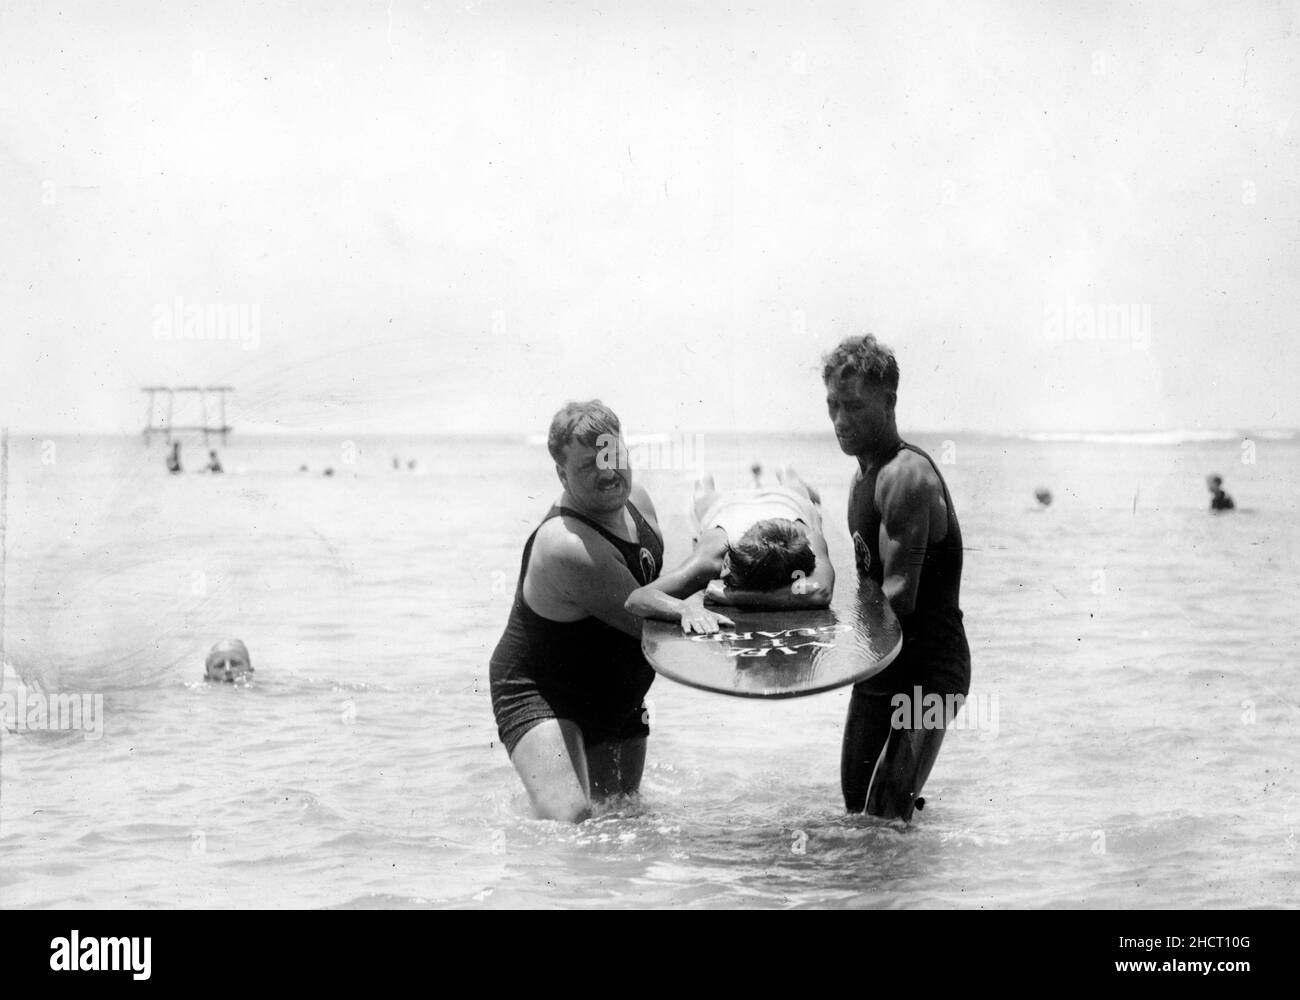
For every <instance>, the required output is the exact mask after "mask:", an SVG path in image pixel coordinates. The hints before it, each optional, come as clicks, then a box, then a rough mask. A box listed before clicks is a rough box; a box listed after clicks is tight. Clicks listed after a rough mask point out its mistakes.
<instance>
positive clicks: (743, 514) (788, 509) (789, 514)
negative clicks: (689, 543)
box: [695, 486, 822, 545]
mask: <svg viewBox="0 0 1300 1000" xmlns="http://www.w3.org/2000/svg"><path fill="white" fill-rule="evenodd" d="M774 517H780V518H785V519H787V520H790V521H802V522H803V523H804V524H806V525H807V526H808V527H809V528H813V529H816V530H818V531H820V530H821V523H822V519H821V514H820V513H819V512H818V510H817V507H816V505H815V504H814V503H813V502H812V501H811V500H809V499H808V495H807V494H806V493H804V492H803V491H802V490H796V489H792V488H791V487H789V486H773V487H771V488H760V489H748V490H733V491H732V492H730V493H723V494H720V495H719V496H718V498H717V499H716V500H714V501H713V503H712V504H710V506H709V509H708V510H706V511H705V512H704V516H703V517H701V518H699V519H698V520H697V521H696V523H695V529H696V533H697V534H700V533H702V532H705V531H707V530H708V529H710V528H721V529H722V530H723V531H725V532H726V533H727V544H728V545H736V544H737V543H738V542H739V541H740V538H741V536H742V535H744V533H745V532H746V531H748V530H749V529H750V528H752V527H753V526H754V525H755V524H757V523H758V522H759V521H766V520H768V519H770V518H774Z"/></svg>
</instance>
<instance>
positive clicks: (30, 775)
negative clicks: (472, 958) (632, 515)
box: [0, 434, 1300, 908]
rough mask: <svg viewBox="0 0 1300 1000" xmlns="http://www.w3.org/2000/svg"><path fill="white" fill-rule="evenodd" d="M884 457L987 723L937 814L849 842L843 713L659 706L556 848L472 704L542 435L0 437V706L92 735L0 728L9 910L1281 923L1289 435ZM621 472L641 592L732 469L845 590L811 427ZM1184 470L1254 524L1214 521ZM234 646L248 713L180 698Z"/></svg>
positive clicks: (928, 441) (824, 442) (1291, 542)
mask: <svg viewBox="0 0 1300 1000" xmlns="http://www.w3.org/2000/svg"><path fill="white" fill-rule="evenodd" d="M910 440H913V441H914V442H915V443H916V444H918V445H920V446H921V447H924V448H927V449H929V450H931V452H932V454H934V456H935V457H936V459H938V460H940V461H941V462H942V463H943V464H942V465H941V468H942V469H943V471H944V474H945V476H946V477H947V479H948V482H949V486H950V489H951V491H952V493H953V496H954V500H955V503H956V504H957V508H958V513H959V515H960V517H961V521H962V527H963V532H964V535H965V540H966V543H967V545H968V552H967V556H966V567H965V576H964V581H963V608H964V611H965V616H966V625H967V630H968V635H969V638H970V643H971V652H972V658H973V683H972V701H973V702H975V703H976V704H977V705H978V706H979V707H980V709H981V714H980V718H979V719H978V720H977V722H976V721H972V722H971V724H970V725H969V726H968V727H967V728H965V729H959V730H956V731H954V732H952V733H950V734H949V736H948V738H947V740H946V742H945V745H944V749H943V752H942V753H941V755H940V757H939V761H938V763H937V765H936V767H935V770H934V772H933V774H932V776H931V778H930V782H929V784H928V786H927V788H926V791H925V796H926V799H927V806H926V808H925V810H924V812H921V813H918V814H917V816H916V818H915V820H914V821H913V823H912V824H911V825H910V826H907V827H904V826H903V825H902V824H900V823H897V822H884V821H879V820H875V819H870V818H865V817H861V816H848V815H846V814H845V812H844V810H843V806H842V803H841V799H840V791H839V746H840V735H841V727H842V723H843V718H844V713H845V710H846V706H847V698H848V695H847V691H846V690H840V691H835V692H830V693H827V694H823V695H819V696H814V697H810V698H804V699H798V700H794V701H780V702H750V701H744V700H740V699H731V698H727V697H724V696H719V695H711V694H707V693H704V692H699V691H695V690H691V689H688V688H685V687H682V686H679V685H674V684H672V683H671V682H668V681H665V680H663V679H659V680H658V681H656V683H655V685H654V687H653V688H652V689H651V692H650V709H651V716H652V729H653V732H652V736H651V739H650V744H649V753H648V761H647V768H646V774H645V779H644V783H643V788H642V794H641V795H640V796H639V797H637V798H635V799H632V800H625V801H618V802H614V803H611V804H609V805H608V806H606V807H604V808H602V809H601V810H600V811H599V812H598V814H597V815H596V816H595V817H594V818H593V819H592V820H590V821H588V822H587V823H584V824H582V825H580V826H576V827H573V826H563V825H558V824H555V823H550V822H542V821H538V820H535V819H533V818H531V816H530V814H529V811H528V805H527V800H526V796H525V794H524V792H523V788H522V786H521V784H520V783H519V781H518V779H517V777H516V775H515V773H514V771H513V769H512V768H511V766H510V763H509V761H508V760H507V758H506V755H505V753H504V751H503V750H502V748H501V746H500V744H499V743H498V742H497V737H496V731H495V725H494V722H493V719H492V713H491V708H490V705H489V701H488V694H487V664H488V657H489V655H490V653H491V650H492V648H493V646H494V645H495V643H496V641H497V638H498V636H499V634H500V632H501V629H502V627H503V626H504V624H505V621H506V617H507V615H508V612H509V607H510V600H511V595H512V593H513V587H514V581H515V577H516V573H517V571H518V565H519V557H520V552H521V548H522V545H523V543H524V540H525V538H526V537H527V535H528V534H529V532H530V531H531V530H532V527H533V526H534V524H535V523H536V521H537V520H538V518H539V517H540V516H541V515H542V513H543V512H544V511H545V509H546V507H547V506H548V505H549V503H550V502H551V500H552V499H553V498H554V497H555V495H557V493H558V484H557V482H556V480H555V476H554V471H553V467H552V465H551V463H550V461H549V459H548V457H547V455H546V452H545V449H544V448H543V447H541V446H540V445H538V444H537V443H536V442H535V441H531V442H530V441H528V440H525V439H522V438H519V439H501V440H486V439H464V440H456V439H439V438H412V439H404V440H402V439H396V438H388V439H385V438H358V439H355V440H352V441H342V440H339V439H337V438H310V439H309V438H249V437H243V436H238V435H236V436H235V437H233V438H232V440H231V443H230V444H229V446H226V447H223V448H222V457H223V461H224V462H225V465H226V469H227V474H226V475H225V476H221V477H211V476H206V475H199V474H190V473H187V474H186V475H182V476H175V477H173V476H168V475H167V474H166V473H165V471H164V469H163V454H164V451H163V448H162V446H161V445H159V444H155V445H154V446H153V447H152V448H146V447H145V446H144V444H143V443H142V442H141V441H140V440H139V439H138V438H126V437H122V438H92V437H87V438H71V437H55V438H51V439H44V438H28V437H15V438H13V439H12V440H11V445H10V469H9V481H8V518H7V525H6V539H7V545H6V550H7V560H6V567H5V581H6V588H5V602H4V605H5V625H4V638H5V645H4V659H5V661H6V665H5V678H4V680H5V684H4V688H3V691H0V703H3V700H4V699H8V700H9V703H10V704H11V705H16V704H17V703H18V702H17V699H19V698H20V697H21V698H24V699H29V701H27V702H25V704H31V701H30V699H32V698H34V697H35V696H36V695H37V694H40V693H42V692H43V693H45V694H48V695H54V694H59V693H61V694H64V695H67V696H75V697H78V698H80V697H81V696H85V699H86V700H85V702H84V704H85V705H86V707H87V709H88V714H87V715H86V716H84V717H83V719H82V724H83V727H86V728H89V731H67V730H56V729H52V728H48V727H47V728H44V729H42V728H39V720H37V723H36V728H33V727H31V726H26V725H20V724H18V723H17V722H16V721H15V719H14V718H13V717H12V713H11V717H10V719H9V731H7V732H5V733H3V734H0V855H2V856H3V857H4V861H5V863H4V865H3V866H2V867H0V905H2V906H6V907H67V906H84V907H121V906H126V907H196V906H197V907H291V906H293V907H298V906H308V907H426V906H437V907H470V908H474V907H518V906H529V907H568V906H600V907H629V906H636V907H736V906H745V907H750V906H752V907H841V906H864V907H1026V906H1027V907H1190V908H1198V907H1210V908H1213V907H1241V906H1245V907H1251V906H1294V905H1296V903H1297V901H1298V900H1300V894H1298V891H1297V890H1298V889H1300V875H1298V874H1297V873H1298V872H1300V783H1298V781H1297V773H1296V771H1297V763H1298V762H1300V751H1298V750H1297V736H1300V679H1298V675H1297V662H1298V656H1297V654H1298V653H1300V610H1298V604H1297V572H1296V565H1297V557H1298V556H1300V527H1298V525H1300V520H1298V518H1297V497H1298V496H1300V442H1298V441H1296V440H1295V439H1293V438H1291V437H1288V436H1285V435H1277V436H1273V437H1268V438H1265V437H1261V438H1260V439H1258V440H1253V441H1251V442H1250V443H1249V444H1248V445H1246V446H1243V443H1242V441H1241V440H1240V438H1239V437H1236V436H1233V435H1219V436H1215V435H1206V436H1203V437H1197V436H1195V435H1170V436H1163V437H1161V436H1155V437H1151V438H1140V437H1134V438H1126V437H1123V436H1119V437H1113V436H1112V437H1100V438H1097V439H1091V440H1082V439H1071V440H1058V439H1043V440H1029V439H1021V438H995V437H971V436H961V435H955V436H952V437H951V438H945V437H944V436H943V435H937V434H930V435H924V434H922V435H916V436H915V437H911V438H910ZM199 454H200V449H199V448H198V446H197V443H195V442H189V443H187V446H186V449H185V456H184V457H185V459H186V461H187V463H189V464H190V465H191V466H197V464H200V463H199ZM634 454H639V457H640V458H641V459H642V460H644V461H646V462H647V463H648V464H650V465H652V466H656V467H653V468H645V469H640V470H638V472H637V475H638V476H640V477H641V480H642V481H643V482H644V483H645V484H646V485H647V487H648V488H649V490H650V492H651V495H652V496H653V498H654V500H655V503H656V506H657V508H658V511H659V515H660V521H661V525H662V527H663V528H664V530H665V533H666V537H667V542H668V557H669V560H670V561H671V560H673V559H676V558H679V557H681V556H684V555H685V553H686V551H687V548H688V545H689V535H688V529H687V520H686V510H687V503H688V497H689V493H690V484H691V481H692V479H693V477H694V475H695V473H696V471H697V470H696V468H695V467H693V466H706V467H707V468H708V469H710V470H711V471H713V472H714V473H715V474H716V476H717V478H718V481H719V485H744V484H745V483H746V481H747V480H748V471H747V470H748V466H749V464H750V462H751V461H753V460H755V459H758V460H761V461H763V462H764V463H765V465H766V466H767V467H768V469H769V470H770V469H771V468H772V467H774V466H775V465H777V464H778V463H785V462H791V463H793V464H795V465H796V466H797V467H798V468H799V470H800V472H801V473H802V474H803V475H804V476H805V478H807V479H808V480H809V481H810V482H813V483H814V484H816V485H818V486H819V487H820V488H821V490H822V493H823V497H824V501H825V508H826V510H827V513H828V516H827V527H828V533H829V544H830V547H831V550H832V555H833V557H834V559H835V561H836V563H837V568H838V570H839V573H840V576H841V580H847V579H849V578H850V577H851V575H852V569H851V557H850V547H849V544H848V539H847V536H846V532H845V529H844V505H845V498H846V491H847V484H848V481H849V478H850V476H851V474H852V471H853V468H852V464H851V461H850V460H849V459H847V458H845V457H844V456H843V455H841V454H840V453H839V452H838V450H837V449H836V447H835V445H834V442H833V440H830V439H829V435H813V436H783V437H766V438H764V437H740V436H711V435H706V436H704V437H703V438H701V439H695V438H692V439H689V440H680V441H679V440H677V439H669V440H668V441H666V442H661V443H660V444H658V445H646V446H644V447H643V448H642V450H641V451H640V452H639V453H637V452H635V451H634ZM394 456H399V457H400V458H401V461H402V464H403V468H402V469H401V470H400V471H395V470H394V469H393V467H392V459H393V457H394ZM411 459H413V460H415V462H416V467H415V468H414V469H413V470H412V469H408V468H406V467H405V463H406V462H407V461H408V460H411ZM304 464H305V465H306V466H308V471H305V472H302V471H299V467H300V466H301V465H304ZM326 466H330V467H332V468H334V469H335V470H336V474H335V475H334V476H332V477H326V476H323V475H322V474H321V471H322V469H323V468H324V467H326ZM1211 471H1217V472H1219V473H1220V474H1222V475H1223V476H1224V477H1225V479H1226V483H1225V485H1226V488H1227V489H1228V491H1229V492H1230V493H1232V494H1233V495H1234V497H1235V499H1236V501H1237V503H1238V505H1239V506H1240V507H1241V508H1242V509H1241V510H1238V511H1236V512H1233V513H1232V514H1229V515H1226V516H1214V515H1211V514H1209V513H1208V512H1207V511H1206V506H1207V503H1208V494H1207V492H1206V489H1205V485H1204V476H1205V474H1206V473H1208V472H1211ZM768 475H769V476H770V472H769V473H768ZM1040 485H1044V486H1047V487H1049V488H1050V489H1051V490H1052V491H1053V493H1054V495H1055V498H1056V499H1055V503H1053V505H1052V506H1051V507H1050V508H1047V509H1041V508H1039V507H1038V505H1037V504H1036V503H1035V502H1034V499H1033V490H1034V488H1035V487H1037V486H1040ZM226 636H238V637H240V638H242V639H244V641H245V642H247V643H248V646H249V648H250V650H251V652H252V656H253V662H254V665H255V667H256V680H255V682H254V683H253V684H252V685H251V686H250V687H248V688H245V689H235V688H231V687H217V686H209V685H207V684H204V683H202V681H201V680H200V678H201V676H202V669H203V657H204V653H205V651H206V649H207V647H208V646H209V645H211V643H212V642H214V641H215V640H217V639H219V638H223V637H226ZM96 705H98V706H99V707H100V708H102V714H98V713H97V712H96V711H95V708H94V706H96ZM91 716H94V718H95V719H96V726H95V727H90V726H89V723H88V721H87V720H89V719H90V718H91ZM24 721H26V720H24Z"/></svg>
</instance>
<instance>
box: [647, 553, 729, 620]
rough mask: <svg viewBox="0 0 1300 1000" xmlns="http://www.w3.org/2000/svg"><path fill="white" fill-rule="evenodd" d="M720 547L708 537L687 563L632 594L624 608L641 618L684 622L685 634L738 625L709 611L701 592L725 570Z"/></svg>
mask: <svg viewBox="0 0 1300 1000" xmlns="http://www.w3.org/2000/svg"><path fill="white" fill-rule="evenodd" d="M723 544H724V546H725V542H724V543H723ZM717 548H718V545H717V544H716V540H714V539H710V538H709V537H707V536H706V537H705V538H702V539H700V544H699V545H698V546H696V549H695V551H694V552H692V553H691V555H690V557H689V558H688V559H687V560H686V561H685V562H684V563H682V564H681V565H680V566H678V567H677V568H676V569H674V570H672V571H671V572H668V573H665V574H663V575H662V576H660V577H659V578H658V579H657V580H654V581H652V582H650V583H648V584H646V585H645V586H644V587H640V588H638V589H637V590H634V591H632V593H631V594H629V595H628V598H627V601H626V603H625V604H624V605H623V607H624V609H625V610H626V611H628V612H629V613H630V614H634V615H636V616H637V617H638V618H655V619H658V620H660V621H667V622H680V623H681V626H682V631H684V632H716V631H718V625H719V624H722V625H732V624H734V623H733V622H732V620H731V619H730V618H727V617H726V616H725V615H719V614H717V613H715V612H712V611H709V610H708V609H706V608H705V607H704V598H703V596H702V594H701V593H700V592H701V591H702V589H703V588H704V586H705V585H706V584H707V583H708V582H709V581H710V580H712V579H713V578H714V577H715V576H717V574H718V571H719V570H720V569H721V567H722V559H721V555H720V554H719V553H718V552H717V551H715V550H716V549H717ZM692 595H694V596H692Z"/></svg>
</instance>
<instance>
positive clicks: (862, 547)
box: [853, 531, 871, 573]
mask: <svg viewBox="0 0 1300 1000" xmlns="http://www.w3.org/2000/svg"><path fill="white" fill-rule="evenodd" d="M853 555H854V556H855V557H856V559H857V562H858V572H859V573H869V572H870V571H871V550H870V549H869V548H867V543H866V542H865V541H863V540H862V535H861V534H859V533H858V532H856V531H855V532H853Z"/></svg>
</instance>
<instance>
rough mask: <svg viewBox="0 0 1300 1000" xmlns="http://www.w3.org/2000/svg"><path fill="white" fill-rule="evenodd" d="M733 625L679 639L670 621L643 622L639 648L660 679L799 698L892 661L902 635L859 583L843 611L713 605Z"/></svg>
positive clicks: (877, 597)
mask: <svg viewBox="0 0 1300 1000" xmlns="http://www.w3.org/2000/svg"><path fill="white" fill-rule="evenodd" d="M717 610H718V611H719V612H721V613H722V614H725V615H726V616H727V617H728V618H730V619H731V620H732V621H734V622H735V623H736V627H735V628H724V629H723V631H721V632H718V633H717V634H715V635H686V634H684V633H683V632H682V628H681V626H680V625H679V624H677V623H676V622H661V621H646V622H645V624H644V626H643V627H642V630H641V649H642V651H644V653H645V656H646V659H647V660H649V661H650V665H651V666H652V667H654V668H655V670H656V671H657V672H658V673H660V674H663V676H665V677H667V678H669V679H671V680H674V681H677V682H678V683H680V684H686V685H688V686H690V687H694V688H700V689H701V690H704V691H715V692H717V693H718V694H729V695H735V696H737V697H740V698H800V697H803V696H805V695H810V694H819V693H821V692H823V691H830V690H832V689H833V688H837V687H842V686H844V685H845V684H856V683H857V682H858V681H862V680H866V679H867V678H868V677H871V676H873V675H874V674H878V673H879V672H880V671H882V670H884V669H885V668H886V667H887V666H889V664H891V663H892V662H893V661H894V658H895V657H896V656H897V655H898V651H899V650H900V649H901V648H902V645H903V631H902V628H901V626H900V625H899V624H898V619H897V618H895V617H894V613H893V611H891V610H890V608H889V602H888V601H886V600H885V595H884V594H883V593H882V592H881V590H880V588H879V587H878V586H877V585H876V584H874V583H872V582H871V581H869V580H867V581H863V582H862V583H861V584H860V588H859V590H858V592H857V593H856V594H855V595H854V596H853V597H852V598H849V599H848V600H847V601H846V602H845V604H844V605H843V606H832V607H830V608H826V609H822V610H817V611H746V610H742V609H740V608H728V607H718V608H717Z"/></svg>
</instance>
